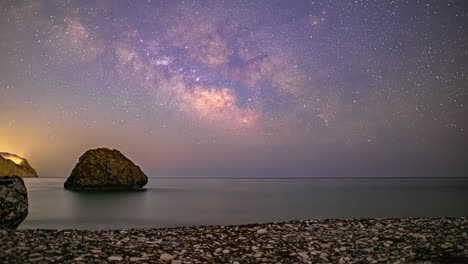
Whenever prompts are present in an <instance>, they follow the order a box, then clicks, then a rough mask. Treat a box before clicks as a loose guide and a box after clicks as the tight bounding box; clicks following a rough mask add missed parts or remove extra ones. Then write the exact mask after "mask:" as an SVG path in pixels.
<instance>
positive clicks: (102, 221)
mask: <svg viewBox="0 0 468 264" xmlns="http://www.w3.org/2000/svg"><path fill="white" fill-rule="evenodd" d="M24 180H25V183H26V187H27V189H28V198H29V214H28V216H27V218H26V219H25V220H24V222H23V223H22V224H21V225H20V227H19V228H23V229H24V228H28V229H37V228H40V229H92V230H95V229H134V228H138V229H140V228H163V227H181V226H196V225H235V224H236V225H237V224H253V223H269V222H281V221H289V220H301V219H326V218H340V219H344V218H406V217H468V178H313V179H252V178H238V179H232V178H231V179H206V178H205V179H203V178H198V179H193V178H190V179H182V178H150V179H149V182H148V184H147V185H146V186H145V190H144V191H138V192H103V193H101V192H85V193H83V192H73V191H67V190H65V189H64V188H63V183H64V181H65V180H66V179H65V178H27V179H24Z"/></svg>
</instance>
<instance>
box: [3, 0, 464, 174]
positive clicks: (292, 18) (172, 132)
mask: <svg viewBox="0 0 468 264" xmlns="http://www.w3.org/2000/svg"><path fill="white" fill-rule="evenodd" d="M467 110H468V5H467V3H466V0H459V1H457V0H455V1H450V0H449V1H447V0H440V1H418V0H410V1H390V0H385V1H380V0H379V1H377V0H375V1H349V0H336V1H301V0H297V1H289V0H288V1H286V0H284V1H155V0H147V1H136V0H134V1H130V0H129V1H114V0H101V1H84V0H80V1H78V0H77V1H62V0H60V1H59V0H56V1H53V0H50V1H17V0H14V1H6V0H1V1H0V151H4V152H11V153H15V154H19V155H22V156H24V157H26V158H27V159H28V160H29V162H30V164H31V165H32V166H33V167H35V169H36V170H37V171H38V173H39V175H40V176H60V177H67V176H69V174H70V172H71V169H72V168H73V167H74V165H75V164H76V162H77V160H78V157H79V156H80V155H81V154H83V153H84V151H86V150H87V149H90V148H97V147H102V146H105V147H109V148H116V149H119V150H120V151H122V152H123V153H124V154H125V155H126V156H127V157H129V158H130V159H132V160H133V161H134V162H135V163H137V164H138V165H139V166H140V167H141V168H142V169H143V171H144V172H145V173H146V174H148V175H149V176H151V177H166V176H171V177H174V176H178V177H194V176H203V177H329V176H366V177H369V176H377V177H378V176H442V177H446V176H466V175H468V147H467V146H468V142H467V132H468V121H467V120H468V111H467Z"/></svg>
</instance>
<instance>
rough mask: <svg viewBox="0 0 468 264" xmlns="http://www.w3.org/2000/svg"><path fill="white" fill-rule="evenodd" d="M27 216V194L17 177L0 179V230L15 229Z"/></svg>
mask: <svg viewBox="0 0 468 264" xmlns="http://www.w3.org/2000/svg"><path fill="white" fill-rule="evenodd" d="M27 215H28V193H27V190H26V186H25V185H24V181H23V179H21V178H20V177H18V176H4V177H0V228H9V229H14V228H17V227H18V226H19V225H20V224H21V222H23V220H24V219H25V218H26V216H27Z"/></svg>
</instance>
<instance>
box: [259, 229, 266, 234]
mask: <svg viewBox="0 0 468 264" xmlns="http://www.w3.org/2000/svg"><path fill="white" fill-rule="evenodd" d="M267 233H268V230H266V229H259V230H257V234H259V235H264V234H267Z"/></svg>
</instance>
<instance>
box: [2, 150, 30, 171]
mask: <svg viewBox="0 0 468 264" xmlns="http://www.w3.org/2000/svg"><path fill="white" fill-rule="evenodd" d="M0 176H20V177H37V173H36V171H35V170H34V169H33V167H31V165H29V162H28V161H27V160H26V159H25V158H23V157H20V156H18V155H15V154H10V153H6V152H0Z"/></svg>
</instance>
